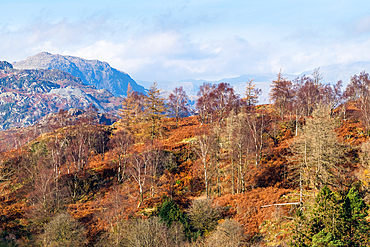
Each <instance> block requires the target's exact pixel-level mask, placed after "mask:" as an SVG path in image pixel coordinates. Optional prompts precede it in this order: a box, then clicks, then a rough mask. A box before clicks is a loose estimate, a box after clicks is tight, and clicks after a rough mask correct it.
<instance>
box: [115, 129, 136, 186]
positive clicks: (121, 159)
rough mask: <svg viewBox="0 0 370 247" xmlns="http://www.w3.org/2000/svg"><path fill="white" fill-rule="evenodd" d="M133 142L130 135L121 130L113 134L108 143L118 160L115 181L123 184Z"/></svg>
mask: <svg viewBox="0 0 370 247" xmlns="http://www.w3.org/2000/svg"><path fill="white" fill-rule="evenodd" d="M133 143H134V140H133V138H132V135H131V134H130V133H129V132H128V131H126V130H124V129H122V130H119V131H117V132H116V133H114V135H113V138H112V139H111V140H110V141H109V145H110V146H111V147H113V153H114V155H115V158H116V159H117V160H118V167H117V181H118V182H123V181H124V179H125V176H126V168H127V163H128V159H129V157H128V156H129V151H130V149H131V146H132V145H133Z"/></svg>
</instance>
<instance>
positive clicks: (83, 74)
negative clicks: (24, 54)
mask: <svg viewBox="0 0 370 247" xmlns="http://www.w3.org/2000/svg"><path fill="white" fill-rule="evenodd" d="M13 66H14V68H16V69H58V70H61V71H64V72H67V73H69V74H71V75H73V76H76V77H78V78H81V80H82V82H83V83H85V84H89V85H93V86H95V87H96V88H97V89H107V90H109V91H110V92H112V93H113V94H114V95H115V96H125V95H126V93H127V85H128V84H129V83H130V85H131V87H132V88H133V90H134V91H139V92H142V93H145V89H144V87H142V86H140V85H138V84H137V83H136V82H135V81H134V80H133V79H132V78H131V77H130V76H129V75H128V74H127V73H125V72H122V71H119V70H117V69H115V68H112V67H111V66H110V65H109V64H108V63H106V62H101V61H98V60H87V59H83V58H79V57H73V56H62V55H58V54H50V53H48V52H41V53H38V54H36V55H34V56H31V57H28V58H27V59H25V60H23V61H20V62H16V63H14V64H13Z"/></svg>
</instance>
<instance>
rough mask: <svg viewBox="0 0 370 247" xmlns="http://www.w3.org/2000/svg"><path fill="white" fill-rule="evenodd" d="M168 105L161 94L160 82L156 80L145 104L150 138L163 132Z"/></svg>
mask: <svg viewBox="0 0 370 247" xmlns="http://www.w3.org/2000/svg"><path fill="white" fill-rule="evenodd" d="M165 112H166V107H165V104H164V99H163V98H162V97H161V96H160V89H159V88H158V84H157V83H156V82H154V83H153V84H152V85H151V86H150V88H149V91H148V98H147V101H146V104H145V116H146V119H147V121H148V124H149V125H148V134H149V136H150V140H151V141H152V142H153V139H154V138H155V137H157V136H158V135H160V134H161V128H162V120H163V117H164V116H165Z"/></svg>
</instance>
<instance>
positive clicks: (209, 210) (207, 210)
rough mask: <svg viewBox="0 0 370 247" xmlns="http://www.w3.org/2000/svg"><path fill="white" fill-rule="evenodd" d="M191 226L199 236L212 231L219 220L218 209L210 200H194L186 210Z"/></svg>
mask: <svg viewBox="0 0 370 247" xmlns="http://www.w3.org/2000/svg"><path fill="white" fill-rule="evenodd" d="M187 213H188V217H189V220H190V224H191V226H192V227H193V228H194V229H195V230H197V231H199V232H200V233H201V234H205V233H207V232H211V231H212V230H214V229H215V228H216V226H217V224H218V222H217V221H218V220H219V219H220V213H221V211H220V208H219V207H217V206H213V205H212V200H210V199H203V200H194V201H193V202H192V204H191V206H190V207H189V209H188V210H187Z"/></svg>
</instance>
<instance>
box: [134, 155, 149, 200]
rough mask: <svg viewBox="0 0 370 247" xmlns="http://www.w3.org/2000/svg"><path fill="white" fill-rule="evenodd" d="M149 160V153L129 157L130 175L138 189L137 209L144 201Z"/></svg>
mask: <svg viewBox="0 0 370 247" xmlns="http://www.w3.org/2000/svg"><path fill="white" fill-rule="evenodd" d="M150 158H151V154H150V152H149V151H144V152H142V153H137V152H136V153H134V154H132V155H131V162H130V163H131V165H130V174H131V177H132V178H133V179H134V181H135V182H136V183H137V185H138V189H139V191H138V192H139V193H138V194H139V204H138V205H137V207H140V205H141V204H142V202H143V201H144V190H145V187H146V182H147V178H148V173H149V163H150Z"/></svg>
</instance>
